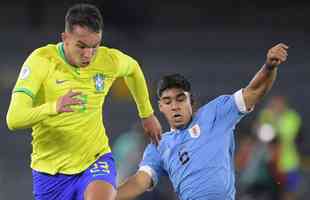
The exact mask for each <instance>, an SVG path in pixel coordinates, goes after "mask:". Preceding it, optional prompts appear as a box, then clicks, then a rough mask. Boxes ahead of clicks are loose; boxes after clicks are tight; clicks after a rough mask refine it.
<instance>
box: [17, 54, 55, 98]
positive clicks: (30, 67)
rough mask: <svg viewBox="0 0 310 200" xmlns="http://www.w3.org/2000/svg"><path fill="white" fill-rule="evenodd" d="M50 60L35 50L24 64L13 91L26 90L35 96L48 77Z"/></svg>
mask: <svg viewBox="0 0 310 200" xmlns="http://www.w3.org/2000/svg"><path fill="white" fill-rule="evenodd" d="M49 65H50V62H48V60H47V59H45V58H43V57H41V56H39V55H38V52H37V51H34V52H33V53H32V54H31V55H30V56H29V57H28V58H27V60H26V61H25V63H24V64H23V66H22V68H21V70H20V73H19V76H18V79H17V81H16V84H15V87H14V89H13V92H24V93H26V94H27V95H29V96H31V97H32V98H34V97H35V96H36V94H37V92H38V91H39V89H40V87H41V85H42V82H43V80H44V79H45V78H46V77H47V74H48V70H49Z"/></svg>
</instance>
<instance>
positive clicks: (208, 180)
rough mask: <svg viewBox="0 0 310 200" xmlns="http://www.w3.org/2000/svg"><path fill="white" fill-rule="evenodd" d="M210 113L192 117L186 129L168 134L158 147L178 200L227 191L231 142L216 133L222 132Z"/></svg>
mask: <svg viewBox="0 0 310 200" xmlns="http://www.w3.org/2000/svg"><path fill="white" fill-rule="evenodd" d="M212 114H213V112H210V114H209V116H208V117H207V118H202V117H199V116H198V117H195V118H194V119H193V121H192V122H191V124H190V125H189V126H188V128H186V129H184V130H180V131H177V132H176V133H172V134H170V135H169V136H168V137H170V138H169V139H168V138H167V139H166V140H165V139H164V140H165V142H163V145H162V146H160V148H159V151H160V154H161V158H162V160H163V164H164V168H165V170H166V171H167V173H168V175H169V177H170V180H171V181H172V184H173V186H174V188H175V190H176V192H177V193H178V195H179V197H180V198H181V199H187V197H191V198H194V197H195V198H194V199H199V195H202V198H203V197H206V196H205V195H210V194H215V195H223V194H225V193H227V191H228V190H229V189H228V188H229V187H230V186H229V184H231V183H230V182H231V181H232V180H230V177H227V175H229V172H230V169H229V167H230V165H231V163H229V162H230V160H231V159H230V156H231V153H230V151H233V141H232V137H231V135H230V134H219V133H221V132H222V133H223V132H224V131H225V130H220V129H221V127H218V126H217V125H216V123H214V121H215V115H213V116H212ZM226 162H227V163H226ZM223 186H226V187H223ZM209 197H211V196H209ZM218 197H223V196H218Z"/></svg>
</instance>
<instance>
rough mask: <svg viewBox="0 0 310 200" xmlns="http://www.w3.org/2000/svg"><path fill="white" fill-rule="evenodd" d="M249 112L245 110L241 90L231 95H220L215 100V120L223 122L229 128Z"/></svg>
mask: <svg viewBox="0 0 310 200" xmlns="http://www.w3.org/2000/svg"><path fill="white" fill-rule="evenodd" d="M250 111H251V110H250ZM250 111H247V109H246V106H245V101H244V97H243V94H242V90H239V91H237V92H235V93H234V94H233V95H222V96H220V97H218V98H217V99H216V119H217V120H218V121H222V120H224V121H225V122H226V123H228V124H229V125H231V126H233V125H235V124H237V123H238V122H239V121H240V119H241V118H242V117H244V116H245V115H246V114H247V113H249V112H250Z"/></svg>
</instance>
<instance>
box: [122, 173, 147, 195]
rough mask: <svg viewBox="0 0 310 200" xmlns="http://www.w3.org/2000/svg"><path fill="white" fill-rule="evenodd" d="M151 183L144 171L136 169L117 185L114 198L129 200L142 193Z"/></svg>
mask: <svg viewBox="0 0 310 200" xmlns="http://www.w3.org/2000/svg"><path fill="white" fill-rule="evenodd" d="M151 185H152V178H151V177H150V175H149V174H148V173H146V172H144V171H138V172H137V173H136V174H135V175H133V176H131V177H129V178H128V179H127V180H126V181H125V182H124V183H122V184H121V185H120V186H119V187H118V191H117V196H116V200H129V199H134V198H136V197H138V196H139V195H141V194H143V193H144V192H145V191H146V190H147V189H148V188H150V187H151Z"/></svg>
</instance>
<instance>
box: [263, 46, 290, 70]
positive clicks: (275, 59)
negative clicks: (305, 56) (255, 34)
mask: <svg viewBox="0 0 310 200" xmlns="http://www.w3.org/2000/svg"><path fill="white" fill-rule="evenodd" d="M287 50H288V46H287V45H285V44H283V43H280V44H277V45H276V46H274V47H272V48H271V49H269V51H268V53H267V59H266V66H267V67H268V68H269V69H274V68H275V67H277V66H278V65H280V64H281V63H283V62H285V61H286V59H287V55H288V54H287Z"/></svg>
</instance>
